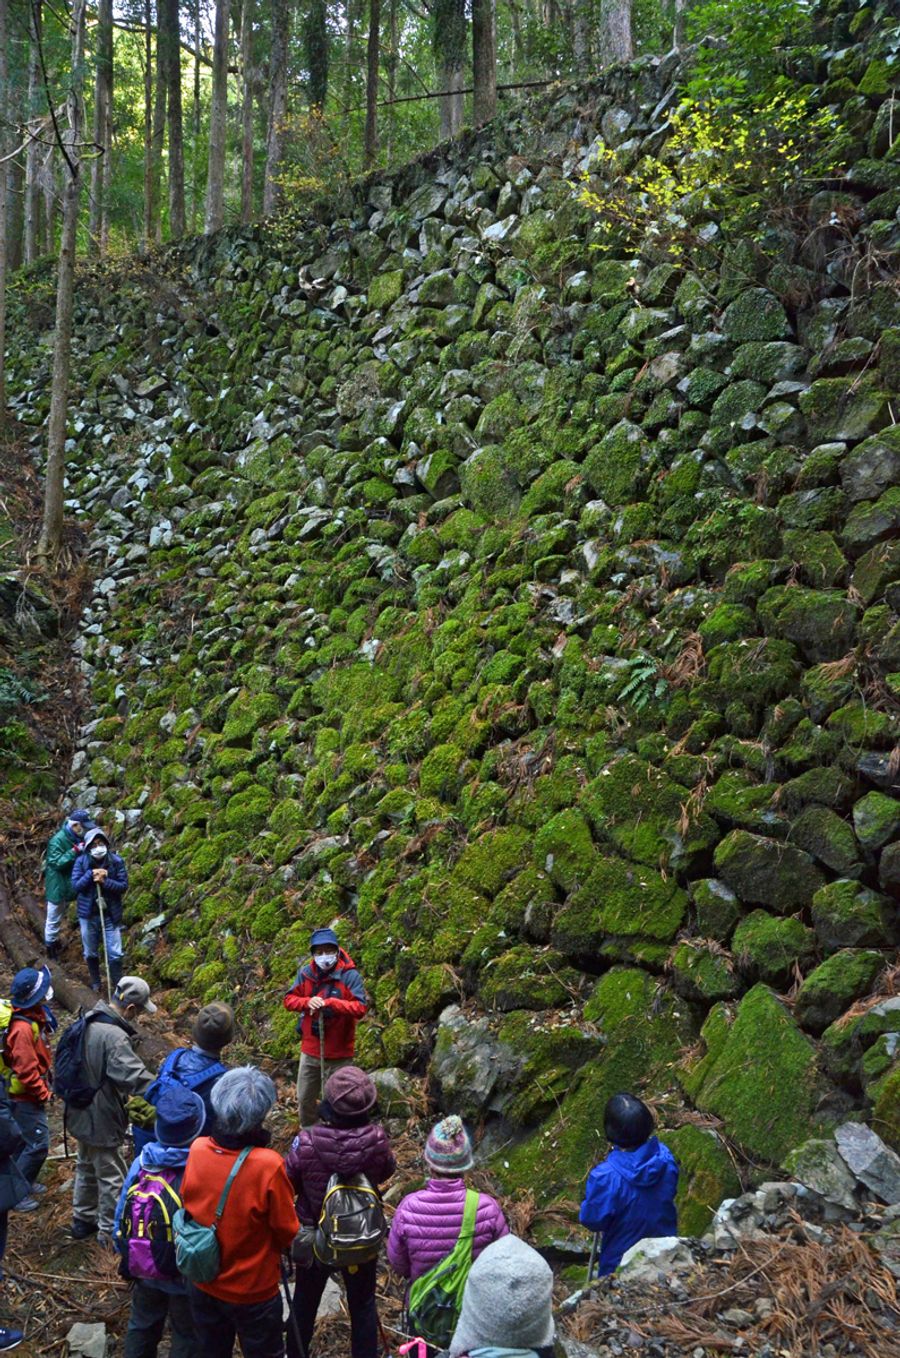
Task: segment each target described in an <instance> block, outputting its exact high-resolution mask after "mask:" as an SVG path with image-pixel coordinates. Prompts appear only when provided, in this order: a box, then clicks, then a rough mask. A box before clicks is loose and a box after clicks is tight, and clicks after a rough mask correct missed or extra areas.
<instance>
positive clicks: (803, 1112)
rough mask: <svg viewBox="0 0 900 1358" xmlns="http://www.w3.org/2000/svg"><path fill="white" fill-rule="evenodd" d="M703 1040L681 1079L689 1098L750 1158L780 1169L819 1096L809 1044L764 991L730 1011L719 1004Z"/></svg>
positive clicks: (757, 988) (762, 988)
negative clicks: (699, 1054) (696, 1057)
mask: <svg viewBox="0 0 900 1358" xmlns="http://www.w3.org/2000/svg"><path fill="white" fill-rule="evenodd" d="M701 1037H702V1039H703V1041H704V1043H705V1047H706V1052H705V1055H704V1056H703V1057H702V1058H701V1059H700V1060H699V1061H698V1062H696V1064H695V1065H693V1066H692V1067H690V1068H689V1069H687V1070H686V1071H685V1072H684V1075H683V1077H682V1078H683V1083H684V1086H685V1089H686V1090H687V1092H688V1094H689V1095H690V1096H691V1098H692V1099H693V1100H694V1102H695V1104H696V1105H697V1107H698V1108H701V1109H703V1111H704V1112H709V1113H714V1114H715V1115H716V1117H720V1118H721V1119H722V1121H723V1123H724V1125H725V1130H726V1132H727V1134H728V1135H729V1136H730V1137H733V1138H734V1140H735V1141H737V1142H738V1143H739V1144H740V1145H741V1146H742V1147H744V1149H745V1150H747V1151H748V1152H749V1153H750V1154H751V1155H753V1156H756V1157H758V1158H759V1159H761V1160H764V1161H768V1162H769V1163H770V1164H780V1163H781V1162H782V1160H783V1159H784V1157H785V1155H786V1154H787V1152H788V1151H789V1150H790V1149H791V1148H792V1147H793V1146H795V1145H797V1144H798V1143H799V1142H800V1141H802V1140H804V1139H805V1138H806V1137H807V1136H808V1135H809V1128H810V1125H811V1123H812V1122H813V1120H814V1113H815V1109H816V1105H817V1102H818V1099H819V1096H820V1094H821V1090H822V1080H821V1076H820V1073H819V1070H818V1065H817V1062H816V1054H815V1050H814V1048H813V1046H812V1043H811V1042H810V1041H809V1039H808V1038H806V1037H804V1035H803V1034H802V1033H801V1031H800V1029H799V1028H798V1027H797V1025H796V1024H795V1022H794V1020H793V1018H792V1017H791V1015H790V1013H789V1012H788V1010H787V1009H786V1008H785V1006H784V1005H783V1004H782V1003H781V1002H780V1001H779V1000H778V999H776V997H775V996H774V995H773V994H772V992H771V990H769V989H768V988H767V987H766V986H764V985H756V986H754V987H753V989H752V990H751V991H749V992H748V993H747V994H746V995H745V996H744V998H743V999H742V1000H741V1002H740V1004H738V1005H737V1006H736V1007H735V1008H733V1009H732V1008H729V1007H727V1006H726V1005H724V1004H719V1005H716V1007H715V1008H714V1009H713V1010H712V1012H711V1014H710V1016H709V1018H708V1019H707V1020H706V1023H705V1024H704V1025H703V1030H702V1032H701Z"/></svg>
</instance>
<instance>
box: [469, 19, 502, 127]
mask: <svg viewBox="0 0 900 1358" xmlns="http://www.w3.org/2000/svg"><path fill="white" fill-rule="evenodd" d="M494 24H495V14H494V0H472V73H473V80H472V84H473V85H474V87H475V93H474V99H473V105H472V117H473V121H474V123H475V126H476V127H480V126H481V124H482V123H486V122H488V120H489V119H490V118H493V116H494V114H495V113H496V112H497V45H496V37H495V32H494Z"/></svg>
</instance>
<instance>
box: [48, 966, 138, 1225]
mask: <svg viewBox="0 0 900 1358" xmlns="http://www.w3.org/2000/svg"><path fill="white" fill-rule="evenodd" d="M155 1012H156V1005H155V1004H153V1003H152V1001H151V999H150V987H149V986H148V985H147V982H146V981H142V980H141V978H140V977H139V976H123V977H122V979H121V980H120V981H119V984H118V985H117V986H116V989H115V992H114V994H113V997H112V1001H111V1003H110V1004H105V1003H104V1001H103V1000H100V1001H98V1003H97V1004H95V1005H94V1008H93V1009H91V1010H89V1012H88V1014H87V1015H86V1016H85V1017H86V1018H88V1020H90V1019H91V1016H92V1015H93V1021H89V1022H88V1024H87V1027H86V1029H85V1035H84V1057H83V1060H84V1074H85V1078H86V1080H87V1082H88V1083H89V1084H90V1085H94V1086H96V1087H97V1092H96V1094H95V1095H94V1097H93V1099H92V1100H91V1102H90V1103H89V1104H88V1106H87V1108H75V1107H73V1106H72V1105H67V1106H66V1127H67V1130H68V1131H70V1132H71V1133H72V1135H73V1136H74V1138H75V1140H76V1141H77V1143H78V1158H77V1160H76V1163H75V1192H74V1198H73V1220H72V1235H73V1236H74V1238H75V1239H76V1240H86V1239H87V1237H88V1236H90V1235H93V1234H94V1233H95V1232H96V1233H97V1241H98V1243H99V1244H101V1245H104V1246H105V1247H106V1248H107V1249H111V1248H112V1233H113V1222H114V1219H115V1212H116V1203H117V1202H118V1199H119V1193H120V1191H121V1188H122V1184H123V1183H124V1181H125V1175H126V1173H127V1170H128V1163H127V1161H126V1159H125V1156H124V1154H123V1146H124V1144H125V1138H126V1136H127V1134H128V1100H129V1098H131V1097H132V1096H133V1095H135V1094H139V1095H143V1094H145V1093H146V1091H147V1089H148V1088H149V1087H150V1085H151V1084H152V1083H153V1078H154V1077H153V1074H152V1072H151V1071H149V1070H148V1069H147V1067H146V1066H145V1065H144V1063H143V1061H142V1060H141V1058H140V1057H139V1056H138V1054H137V1052H136V1051H135V1045H136V1043H137V1041H138V1037H139V1034H138V1030H137V1028H136V1027H135V1023H136V1021H137V1020H139V1019H140V1017H141V1015H142V1014H153V1013H155Z"/></svg>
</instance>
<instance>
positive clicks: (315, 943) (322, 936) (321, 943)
mask: <svg viewBox="0 0 900 1358" xmlns="http://www.w3.org/2000/svg"><path fill="white" fill-rule="evenodd" d="M329 943H330V944H331V946H332V947H333V948H339V947H340V946H341V945H340V943H338V936H337V934H336V933H335V932H334V930H333V929H313V932H312V937H311V938H310V940H309V946H310V947H311V948H323V947H325V945H326V944H329Z"/></svg>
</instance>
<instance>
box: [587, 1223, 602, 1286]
mask: <svg viewBox="0 0 900 1358" xmlns="http://www.w3.org/2000/svg"><path fill="white" fill-rule="evenodd" d="M599 1239H600V1232H599V1231H595V1232H594V1238H593V1240H592V1241H591V1257H590V1259H589V1261H588V1271H587V1285H588V1287H590V1285H591V1279H592V1278H593V1276H594V1265H595V1264H596V1262H597V1243H598V1241H599Z"/></svg>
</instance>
